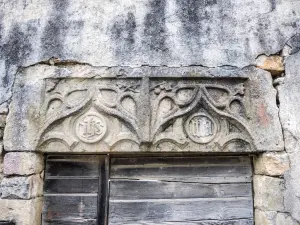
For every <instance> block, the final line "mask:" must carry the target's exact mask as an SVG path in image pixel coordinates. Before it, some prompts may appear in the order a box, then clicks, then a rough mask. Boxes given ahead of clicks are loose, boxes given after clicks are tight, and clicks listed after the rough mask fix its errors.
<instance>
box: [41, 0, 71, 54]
mask: <svg viewBox="0 0 300 225" xmlns="http://www.w3.org/2000/svg"><path fill="white" fill-rule="evenodd" d="M51 2H52V14H51V16H50V20H49V21H48V23H47V25H46V27H45V30H44V33H43V37H42V38H41V43H42V50H43V57H44V58H49V57H53V56H55V57H61V56H62V55H63V41H64V36H65V34H66V30H67V29H68V26H67V24H66V20H67V19H66V17H67V15H66V11H67V8H68V6H69V1H68V0H59V1H56V0H51Z"/></svg>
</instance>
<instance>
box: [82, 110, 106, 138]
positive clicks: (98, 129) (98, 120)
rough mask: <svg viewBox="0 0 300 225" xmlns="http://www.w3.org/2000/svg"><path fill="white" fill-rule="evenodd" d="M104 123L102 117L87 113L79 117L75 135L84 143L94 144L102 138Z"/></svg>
mask: <svg viewBox="0 0 300 225" xmlns="http://www.w3.org/2000/svg"><path fill="white" fill-rule="evenodd" d="M106 129H107V127H106V123H105V120H104V119H103V118H102V116H100V115H98V114H94V113H89V114H85V115H83V116H81V117H80V118H79V119H78V120H77V123H76V135H77V136H78V138H79V139H80V140H81V141H83V142H86V143H95V142H97V141H99V140H101V138H102V137H103V136H104V134H105V132H106Z"/></svg>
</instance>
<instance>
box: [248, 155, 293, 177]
mask: <svg viewBox="0 0 300 225" xmlns="http://www.w3.org/2000/svg"><path fill="white" fill-rule="evenodd" d="M254 163H255V166H254V172H255V174H260V175H268V176H282V175H284V173H285V172H286V171H287V170H288V169H289V168H290V165H289V159H288V156H287V154H286V153H284V152H279V153H278V152H276V153H265V154H262V155H260V156H259V157H257V158H256V159H255V161H254Z"/></svg>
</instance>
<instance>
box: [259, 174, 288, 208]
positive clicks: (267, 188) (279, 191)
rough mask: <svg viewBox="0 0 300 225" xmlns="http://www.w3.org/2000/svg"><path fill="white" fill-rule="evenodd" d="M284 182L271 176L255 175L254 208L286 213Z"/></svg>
mask: <svg viewBox="0 0 300 225" xmlns="http://www.w3.org/2000/svg"><path fill="white" fill-rule="evenodd" d="M283 182H284V180H283V179H280V178H274V177H269V176H262V175H255V176H254V177H253V186H254V196H255V197H254V207H255V208H256V209H261V210H267V211H281V212H282V211H284V202H283V191H284V183H283Z"/></svg>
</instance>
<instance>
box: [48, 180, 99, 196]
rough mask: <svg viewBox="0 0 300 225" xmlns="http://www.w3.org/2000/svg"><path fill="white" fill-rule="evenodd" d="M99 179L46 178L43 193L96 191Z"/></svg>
mask: <svg viewBox="0 0 300 225" xmlns="http://www.w3.org/2000/svg"><path fill="white" fill-rule="evenodd" d="M98 186H99V179H46V180H45V186H44V187H45V188H44V193H97V192H98Z"/></svg>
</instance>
